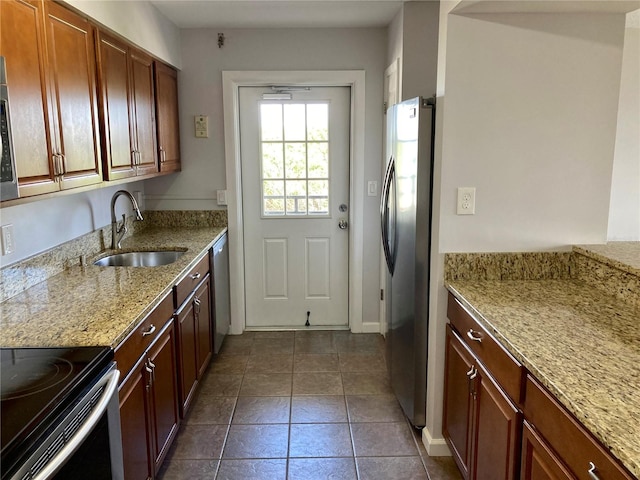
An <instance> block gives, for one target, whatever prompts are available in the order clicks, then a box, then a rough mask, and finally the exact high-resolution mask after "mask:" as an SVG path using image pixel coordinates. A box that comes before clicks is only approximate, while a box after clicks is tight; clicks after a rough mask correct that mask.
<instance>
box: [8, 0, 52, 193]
mask: <svg viewBox="0 0 640 480" xmlns="http://www.w3.org/2000/svg"><path fill="white" fill-rule="evenodd" d="M43 9H44V6H43V2H42V1H27V0H7V1H5V0H3V1H0V51H1V52H2V55H3V56H4V57H5V62H6V67H7V84H8V87H9V96H10V108H11V124H12V125H11V126H12V128H13V132H14V138H13V148H14V150H15V157H16V170H17V175H18V185H19V189H20V196H21V197H26V196H30V195H39V194H42V193H48V192H54V191H57V190H59V189H60V186H59V184H58V182H57V178H56V174H55V171H54V166H53V157H52V155H53V145H52V143H51V142H52V136H51V135H52V130H51V129H52V125H51V114H50V109H49V103H48V96H47V94H48V92H47V88H48V78H47V70H46V65H47V57H46V50H45V30H44V13H43Z"/></svg>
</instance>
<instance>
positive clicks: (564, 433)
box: [522, 375, 636, 480]
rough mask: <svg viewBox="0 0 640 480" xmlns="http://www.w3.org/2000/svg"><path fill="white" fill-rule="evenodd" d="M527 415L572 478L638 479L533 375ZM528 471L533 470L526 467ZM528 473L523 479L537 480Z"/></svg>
mask: <svg viewBox="0 0 640 480" xmlns="http://www.w3.org/2000/svg"><path fill="white" fill-rule="evenodd" d="M524 415H525V418H526V420H527V422H528V423H527V424H528V425H529V429H530V430H531V429H532V430H534V431H535V433H536V434H537V436H538V440H539V442H540V443H541V444H542V445H543V446H544V448H545V449H546V450H548V451H551V452H553V456H554V458H555V459H556V460H555V463H557V464H559V465H561V466H563V468H565V469H566V471H567V472H571V473H570V476H569V478H577V479H580V480H632V479H635V478H636V477H634V476H633V475H632V474H631V473H630V472H628V471H627V470H626V469H625V468H624V467H623V466H622V465H620V462H618V460H617V459H615V458H614V457H613V456H612V455H611V453H610V452H609V451H608V449H607V448H605V447H604V446H603V445H602V444H601V443H600V442H599V441H598V440H596V439H595V438H594V437H593V436H592V435H591V433H590V432H588V431H587V430H586V428H585V427H584V426H583V425H582V424H581V423H580V422H578V420H577V419H576V418H575V417H574V416H573V415H572V414H571V413H569V412H568V411H567V410H566V409H565V408H564V406H562V405H561V404H560V403H559V402H558V400H557V399H556V398H555V397H554V396H553V395H552V394H551V392H549V391H548V390H547V389H546V388H545V387H544V386H542V384H540V383H539V382H538V380H537V379H535V378H534V377H533V376H531V375H528V376H527V382H526V398H525V402H524ZM525 447H526V445H525ZM523 448H524V447H523ZM529 448H531V447H529ZM523 452H524V454H525V458H524V459H523V464H524V462H525V461H526V460H527V458H526V452H525V451H524V450H523ZM524 468H525V469H526V468H529V467H528V466H527V465H525V467H524ZM524 473H526V472H524ZM524 473H523V477H522V478H537V477H525V476H524ZM542 478H544V477H542ZM550 478H555V477H550ZM559 478H566V477H562V476H561V477H559Z"/></svg>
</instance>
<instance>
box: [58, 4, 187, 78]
mask: <svg viewBox="0 0 640 480" xmlns="http://www.w3.org/2000/svg"><path fill="white" fill-rule="evenodd" d="M65 3H68V4H69V5H72V6H74V7H75V8H77V9H78V10H80V11H82V12H84V13H86V14H87V15H89V16H90V17H91V18H93V19H95V20H96V21H98V22H99V23H101V24H102V25H104V26H106V27H109V28H110V29H111V30H113V31H115V32H117V33H119V34H120V35H122V36H123V37H125V38H127V39H129V40H130V41H131V42H133V43H135V44H136V45H138V46H140V47H142V48H143V49H144V50H147V51H148V52H149V53H151V54H153V55H155V56H157V57H158V58H160V59H162V60H164V61H165V62H167V63H170V64H171V65H173V66H174V67H176V68H180V67H181V63H182V62H181V60H180V30H179V29H178V27H176V26H175V25H174V24H173V23H171V22H170V21H169V20H167V18H166V17H164V16H163V15H162V14H161V13H160V12H159V11H158V10H157V9H156V7H154V6H153V5H151V3H149V2H147V1H135V2H132V1H128V2H124V1H117V2H114V1H113V0H65Z"/></svg>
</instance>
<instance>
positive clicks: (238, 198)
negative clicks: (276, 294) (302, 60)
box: [222, 70, 380, 335]
mask: <svg viewBox="0 0 640 480" xmlns="http://www.w3.org/2000/svg"><path fill="white" fill-rule="evenodd" d="M273 84H280V85H282V84H292V85H309V86H323V87H324V86H326V87H342V86H347V87H351V132H350V133H351V135H350V139H349V151H350V159H349V177H350V178H349V190H350V191H349V203H350V205H351V208H350V209H349V210H350V211H349V225H350V227H351V228H349V328H350V329H351V331H352V332H354V333H361V332H378V331H379V329H380V326H379V324H378V322H375V323H373V322H369V323H368V324H365V323H363V320H362V310H363V308H362V300H363V297H362V291H363V281H364V277H363V264H364V232H363V230H364V229H363V225H364V222H363V217H364V198H365V191H364V183H365V182H364V158H365V157H364V145H365V142H364V136H365V135H364V132H365V71H364V70H336V71H333V70H325V71H223V72H222V96H223V108H224V143H225V163H226V172H227V178H226V181H227V222H228V223H227V225H228V230H229V240H230V242H229V244H230V247H229V282H230V289H231V328H230V331H229V333H230V334H233V335H239V334H241V333H242V332H243V331H244V328H245V325H246V311H245V288H244V219H243V216H242V178H241V177H242V176H241V171H242V170H241V163H240V162H241V157H240V122H239V88H240V87H244V86H251V87H260V86H268V85H273ZM234 247H236V248H234Z"/></svg>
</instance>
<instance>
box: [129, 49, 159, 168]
mask: <svg viewBox="0 0 640 480" xmlns="http://www.w3.org/2000/svg"><path fill="white" fill-rule="evenodd" d="M130 52H131V53H130V62H131V63H130V66H131V84H132V91H131V93H132V102H133V109H134V112H135V124H134V129H135V132H136V135H135V144H136V151H137V161H136V171H137V175H146V174H148V173H157V172H158V157H157V155H156V115H155V104H154V95H155V94H154V87H153V59H152V58H151V57H150V56H149V55H147V54H146V53H143V52H141V51H139V50H136V49H134V48H131V49H130Z"/></svg>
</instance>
